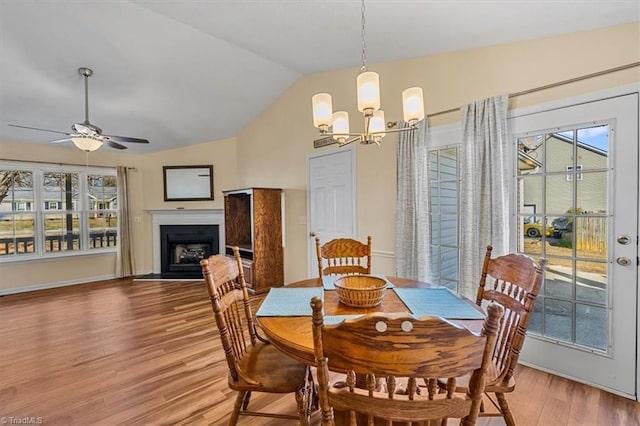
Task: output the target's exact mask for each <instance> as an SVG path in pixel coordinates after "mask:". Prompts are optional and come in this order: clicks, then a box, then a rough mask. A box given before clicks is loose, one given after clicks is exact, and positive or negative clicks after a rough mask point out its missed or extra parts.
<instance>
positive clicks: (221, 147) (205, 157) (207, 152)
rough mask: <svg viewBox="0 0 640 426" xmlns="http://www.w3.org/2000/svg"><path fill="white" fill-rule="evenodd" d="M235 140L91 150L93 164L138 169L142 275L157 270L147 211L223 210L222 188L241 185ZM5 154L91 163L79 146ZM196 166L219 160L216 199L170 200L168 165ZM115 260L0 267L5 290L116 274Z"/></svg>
mask: <svg viewBox="0 0 640 426" xmlns="http://www.w3.org/2000/svg"><path fill="white" fill-rule="evenodd" d="M235 144H236V143H235V138H230V139H225V140H220V141H216V142H210V143H204V144H200V145H192V146H189V147H187V148H180V149H174V150H167V151H161V152H157V153H153V154H147V155H132V154H122V153H119V152H113V151H109V150H106V149H105V150H100V151H96V152H93V153H91V154H89V158H88V162H89V164H91V165H95V166H117V165H126V166H129V167H135V170H133V171H132V173H131V174H130V176H131V182H130V187H131V192H130V194H131V197H130V198H131V199H130V202H131V216H133V217H136V216H137V217H139V218H141V222H134V223H132V228H133V235H134V251H135V266H136V271H137V272H138V273H145V272H146V273H148V272H151V271H152V269H153V259H152V254H153V252H152V248H151V239H152V234H151V232H152V230H151V216H150V215H149V214H148V213H147V211H148V210H154V209H175V208H177V207H184V208H185V209H221V208H222V206H223V202H222V192H221V191H222V190H224V189H232V188H235V187H236V186H237V171H236V147H235ZM0 158H1V159H11V160H22V161H47V162H53V163H71V164H86V162H87V157H86V156H85V154H84V153H83V152H81V151H79V150H78V149H76V148H66V147H53V146H47V145H44V146H43V145H34V144H24V143H22V144H18V143H0ZM192 164H213V175H214V176H213V178H214V191H215V194H214V200H213V201H206V202H194V201H189V202H165V201H164V193H163V184H162V166H165V165H166V166H169V165H192ZM115 258H116V256H115V254H101V255H100V254H96V255H92V256H80V257H62V258H58V259H47V260H42V261H39V260H32V261H25V262H11V263H3V264H2V265H0V268H2V273H1V274H0V293H1V292H2V290H6V289H16V288H37V287H41V286H47V285H59V284H66V283H77V282H85V281H87V280H98V279H103V278H111V277H113V274H114V272H115Z"/></svg>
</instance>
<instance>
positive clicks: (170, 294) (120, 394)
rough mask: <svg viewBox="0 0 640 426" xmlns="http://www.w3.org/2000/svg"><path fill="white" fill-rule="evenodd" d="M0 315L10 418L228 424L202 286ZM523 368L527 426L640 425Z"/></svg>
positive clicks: (28, 304)
mask: <svg viewBox="0 0 640 426" xmlns="http://www.w3.org/2000/svg"><path fill="white" fill-rule="evenodd" d="M260 300H261V297H254V298H253V299H252V306H254V308H255V307H256V306H257V305H258V304H259V302H260ZM0 318H2V327H0V341H1V342H8V343H3V344H2V345H0V372H1V374H0V417H3V416H4V417H10V416H13V417H25V416H34V417H38V416H40V417H42V418H43V420H44V421H45V424H48V425H82V426H84V425H105V426H106V425H108V426H112V425H119V424H123V425H164V424H176V425H190V426H191V425H223V424H226V422H227V419H228V415H229V412H230V410H231V407H232V406H233V402H234V399H235V393H234V392H232V391H231V390H229V389H228V387H227V365H226V360H225V357H224V353H223V351H222V347H221V344H220V341H219V338H218V332H217V329H216V327H215V321H214V318H213V314H212V311H211V306H210V304H209V301H208V298H207V293H206V290H205V287H204V284H203V283H202V282H197V281H193V282H184V281H169V282H167V281H163V282H160V281H156V282H147V281H144V282H137V281H133V280H130V279H126V280H107V281H103V282H99V283H91V284H83V285H78V286H72V287H64V288H57V289H50V290H42V291H38V292H31V293H23V294H16V295H9V296H4V297H0ZM516 375H517V380H518V386H517V389H516V391H515V392H514V393H512V394H509V395H507V398H508V400H509V403H510V406H511V407H512V410H513V412H514V415H515V417H516V420H517V422H518V425H519V426H529V425H530V426H569V425H570V426H574V425H580V426H618V425H625V426H627V425H629V426H640V420H639V419H640V404H638V403H637V402H635V401H630V400H627V399H624V398H622V397H618V396H616V395H612V394H609V393H607V392H603V391H600V390H598V389H595V388H591V387H588V386H585V385H582V384H578V383H575V382H572V381H570V380H566V379H563V378H560V377H555V376H552V375H549V374H546V373H543V372H540V371H536V370H533V369H530V368H526V367H522V366H518V367H517V369H516ZM295 407H296V405H295V399H294V397H293V395H261V394H255V395H253V397H252V403H251V408H253V409H265V410H268V411H271V412H276V413H281V414H282V413H286V414H295ZM239 424H240V425H242V426H280V425H286V424H291V425H295V422H288V421H284V420H282V419H266V418H252V417H241V419H240V423H239ZM312 424H313V425H314V426H317V425H319V424H320V418H319V415H318V413H316V414H314V416H313V423H312ZM449 424H453V423H452V422H449ZM478 425H480V426H498V425H500V426H501V425H504V421H503V420H502V419H501V418H497V419H496V418H481V419H479V421H478Z"/></svg>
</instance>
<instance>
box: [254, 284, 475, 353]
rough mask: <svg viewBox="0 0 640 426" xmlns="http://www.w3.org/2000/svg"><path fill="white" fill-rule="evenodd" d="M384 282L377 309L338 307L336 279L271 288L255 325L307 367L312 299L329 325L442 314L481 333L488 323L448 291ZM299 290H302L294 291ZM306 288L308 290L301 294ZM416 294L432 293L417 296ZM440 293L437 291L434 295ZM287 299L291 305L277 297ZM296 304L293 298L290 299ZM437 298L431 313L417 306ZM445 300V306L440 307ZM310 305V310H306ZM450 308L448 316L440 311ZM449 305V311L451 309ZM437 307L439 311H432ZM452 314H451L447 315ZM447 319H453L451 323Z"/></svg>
mask: <svg viewBox="0 0 640 426" xmlns="http://www.w3.org/2000/svg"><path fill="white" fill-rule="evenodd" d="M378 276H380V277H382V278H385V279H386V280H387V282H388V286H387V288H386V290H385V294H384V297H383V298H382V302H381V303H380V304H379V305H377V306H373V307H366V308H364V307H352V306H347V305H345V304H343V303H341V302H340V299H339V297H338V294H337V291H336V290H335V287H332V282H333V280H335V279H337V278H339V277H338V276H333V277H330V276H329V277H327V276H325V277H323V278H311V279H306V280H302V281H297V282H294V283H290V284H288V285H287V286H285V287H280V288H272V289H271V290H270V291H269V293H268V294H267V296H266V297H265V299H264V300H263V301H262V303H261V305H260V306H259V308H258V310H257V311H256V316H255V318H256V322H257V324H258V326H259V327H260V329H261V330H262V332H263V333H264V335H265V336H266V337H267V338H268V339H269V340H270V341H271V343H272V344H273V345H274V346H275V347H277V348H278V349H279V350H280V351H281V352H283V353H284V354H286V355H288V356H290V357H291V358H294V359H296V360H298V361H300V362H303V363H305V364H307V365H314V364H315V356H314V351H313V332H312V322H311V307H310V300H311V297H313V295H319V296H321V297H322V298H323V306H324V314H325V324H328V323H330V322H334V323H336V322H339V321H341V320H344V319H349V318H352V317H357V316H360V315H366V314H369V313H374V312H376V313H380V312H381V313H385V314H412V315H414V316H423V315H427V314H428V315H439V316H441V317H444V318H445V319H448V320H449V321H450V322H452V323H454V324H458V325H461V326H465V327H467V328H468V329H469V330H471V331H473V332H478V333H479V332H480V331H481V330H482V324H483V322H484V313H483V311H482V309H481V308H480V307H479V306H477V305H476V304H475V303H473V302H472V301H471V300H469V299H465V298H461V297H459V296H457V295H455V294H454V293H453V292H451V291H449V290H448V289H447V288H445V287H438V286H433V285H431V284H429V283H426V282H421V281H417V280H412V279H408V278H401V277H396V276H390V275H380V274H379V275H378ZM293 289H299V290H293ZM303 289H306V290H303ZM413 289H431V290H430V291H419V290H416V291H414V290H413ZM436 290H437V291H436ZM284 295H286V296H287V299H288V300H289V302H292V301H294V302H295V303H285V302H281V299H279V297H281V296H284ZM292 295H293V296H295V297H296V298H297V299H290V297H291V296H292ZM426 295H435V296H437V297H436V298H433V297H431V298H430V299H429V300H428V302H429V304H430V305H431V308H430V309H429V310H427V311H425V310H424V309H423V308H422V306H423V305H421V304H420V303H419V302H420V301H421V300H422V298H423V296H426ZM439 301H442V302H439ZM305 304H306V305H305ZM443 304H449V305H450V306H451V308H446V309H445V310H444V311H443V310H442V309H440V310H439V309H438V306H434V305H443ZM449 305H448V306H449ZM434 308H435V310H433V309H434ZM449 313H450V315H449ZM448 316H449V318H447V317H448Z"/></svg>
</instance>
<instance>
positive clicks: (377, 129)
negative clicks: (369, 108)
mask: <svg viewBox="0 0 640 426" xmlns="http://www.w3.org/2000/svg"><path fill="white" fill-rule="evenodd" d="M384 130H385V121H384V111H382V110H381V109H379V110H378V111H374V113H373V117H371V120H370V121H369V133H376V134H375V135H374V138H375V139H377V140H380V139H382V138H383V137H384V135H386V133H384Z"/></svg>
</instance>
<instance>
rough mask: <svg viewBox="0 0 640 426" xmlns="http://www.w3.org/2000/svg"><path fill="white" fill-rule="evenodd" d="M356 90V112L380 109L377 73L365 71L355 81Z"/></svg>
mask: <svg viewBox="0 0 640 426" xmlns="http://www.w3.org/2000/svg"><path fill="white" fill-rule="evenodd" d="M356 84H357V88H358V111H360V112H365V110H373V111H377V110H379V109H380V77H379V76H378V73H375V72H372V71H365V72H363V73H360V74H359V75H358V78H357V79H356Z"/></svg>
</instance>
